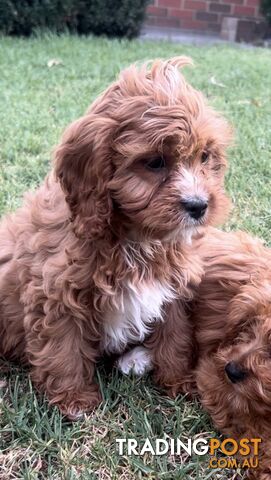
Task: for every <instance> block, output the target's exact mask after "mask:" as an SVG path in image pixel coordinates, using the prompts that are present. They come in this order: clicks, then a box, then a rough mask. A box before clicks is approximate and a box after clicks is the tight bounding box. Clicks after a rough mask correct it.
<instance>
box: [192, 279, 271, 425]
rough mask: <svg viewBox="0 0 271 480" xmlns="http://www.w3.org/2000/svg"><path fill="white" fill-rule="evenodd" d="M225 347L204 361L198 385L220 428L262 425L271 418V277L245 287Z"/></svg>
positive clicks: (235, 304)
mask: <svg viewBox="0 0 271 480" xmlns="http://www.w3.org/2000/svg"><path fill="white" fill-rule="evenodd" d="M229 324H230V325H231V326H230V328H229V329H228V332H227V334H226V338H225V342H224V343H223V344H222V345H221V347H220V348H219V349H218V351H217V352H216V353H215V354H213V355H211V356H210V357H207V358H203V360H202V361H201V362H200V365H199V368H198V372H197V383H198V388H199V391H200V394H201V396H202V400H203V404H204V405H205V407H206V408H207V410H208V411H209V413H210V414H211V416H212V418H213V419H214V421H215V423H216V425H217V426H218V427H219V428H222V429H225V428H229V427H231V425H233V424H238V425H240V426H241V425H242V422H243V425H244V424H245V422H246V423H248V422H250V424H253V423H254V422H255V419H258V421H259V422H261V424H263V422H264V421H266V420H267V421H268V422H269V424H270V420H269V419H270V415H271V278H270V277H269V279H265V278H264V277H263V278H261V280H260V281H259V282H257V283H256V284H250V285H245V286H243V287H242V288H241V293H240V294H239V295H237V296H236V297H235V298H234V299H233V301H232V304H231V306H230V310H229Z"/></svg>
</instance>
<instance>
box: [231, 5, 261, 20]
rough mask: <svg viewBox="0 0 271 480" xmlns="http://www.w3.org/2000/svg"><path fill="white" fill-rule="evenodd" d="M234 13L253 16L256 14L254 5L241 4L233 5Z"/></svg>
mask: <svg viewBox="0 0 271 480" xmlns="http://www.w3.org/2000/svg"><path fill="white" fill-rule="evenodd" d="M233 14H234V15H245V16H247V17H254V16H255V15H256V12H255V7H246V6H243V5H235V7H234V9H233Z"/></svg>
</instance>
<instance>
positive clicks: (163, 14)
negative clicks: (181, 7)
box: [147, 5, 167, 17]
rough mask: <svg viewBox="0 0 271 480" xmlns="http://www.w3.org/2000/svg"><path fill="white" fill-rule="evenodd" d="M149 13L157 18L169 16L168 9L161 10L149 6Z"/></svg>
mask: <svg viewBox="0 0 271 480" xmlns="http://www.w3.org/2000/svg"><path fill="white" fill-rule="evenodd" d="M147 13H148V14H149V15H155V16H156V17H166V16H167V9H166V8H159V7H156V6H155V5H149V7H148V9H147Z"/></svg>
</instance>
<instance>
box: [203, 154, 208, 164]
mask: <svg viewBox="0 0 271 480" xmlns="http://www.w3.org/2000/svg"><path fill="white" fill-rule="evenodd" d="M208 160H209V152H202V154H201V163H203V164H205V163H207V162H208Z"/></svg>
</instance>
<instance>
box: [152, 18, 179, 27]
mask: <svg viewBox="0 0 271 480" xmlns="http://www.w3.org/2000/svg"><path fill="white" fill-rule="evenodd" d="M155 20H156V22H155V24H156V25H157V26H158V27H174V28H179V27H180V21H179V20H178V19H177V18H162V17H159V18H156V19H155Z"/></svg>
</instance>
